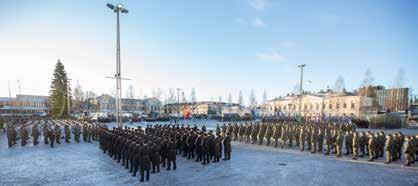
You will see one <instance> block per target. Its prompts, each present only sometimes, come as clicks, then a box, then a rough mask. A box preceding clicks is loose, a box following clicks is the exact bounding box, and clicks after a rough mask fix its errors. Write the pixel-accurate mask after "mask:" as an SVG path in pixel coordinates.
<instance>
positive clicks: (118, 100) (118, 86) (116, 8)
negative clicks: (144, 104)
mask: <svg viewBox="0 0 418 186" xmlns="http://www.w3.org/2000/svg"><path fill="white" fill-rule="evenodd" d="M107 7H109V8H110V9H111V10H113V12H115V13H116V74H115V79H116V124H117V126H118V127H119V128H121V127H122V121H121V117H120V113H121V110H122V103H121V96H122V85H121V84H122V83H121V65H120V61H121V60H120V26H119V14H120V13H128V10H126V9H124V8H123V5H121V4H118V5H116V6H114V5H112V4H107Z"/></svg>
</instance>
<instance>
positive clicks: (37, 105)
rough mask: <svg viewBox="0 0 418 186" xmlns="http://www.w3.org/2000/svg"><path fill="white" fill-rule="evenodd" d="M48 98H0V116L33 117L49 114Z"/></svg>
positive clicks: (17, 96) (32, 96)
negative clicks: (34, 115)
mask: <svg viewBox="0 0 418 186" xmlns="http://www.w3.org/2000/svg"><path fill="white" fill-rule="evenodd" d="M49 107H50V104H49V96H37V95H21V94H18V95H16V97H15V98H9V97H0V115H33V114H39V115H41V114H48V113H49Z"/></svg>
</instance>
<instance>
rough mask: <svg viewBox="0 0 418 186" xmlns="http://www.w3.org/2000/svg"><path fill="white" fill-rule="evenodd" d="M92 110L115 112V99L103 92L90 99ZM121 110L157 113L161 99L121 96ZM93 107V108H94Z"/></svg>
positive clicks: (137, 112) (159, 109)
mask: <svg viewBox="0 0 418 186" xmlns="http://www.w3.org/2000/svg"><path fill="white" fill-rule="evenodd" d="M90 102H91V104H92V105H95V107H92V108H93V110H94V111H97V112H106V113H109V114H114V113H115V112H116V99H115V98H114V97H112V96H110V95H108V94H103V95H101V96H99V97H97V98H96V99H94V100H90ZM121 102H122V112H126V113H136V114H159V113H160V111H161V101H160V100H158V99H157V98H148V99H127V98H122V99H121ZM94 108H95V109H94Z"/></svg>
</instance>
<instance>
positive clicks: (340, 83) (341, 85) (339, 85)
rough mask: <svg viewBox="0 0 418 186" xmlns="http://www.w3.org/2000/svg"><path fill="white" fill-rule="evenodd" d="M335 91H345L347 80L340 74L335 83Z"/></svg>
mask: <svg viewBox="0 0 418 186" xmlns="http://www.w3.org/2000/svg"><path fill="white" fill-rule="evenodd" d="M333 90H334V92H343V91H344V90H345V81H344V78H343V77H342V76H341V75H339V76H338V78H337V80H335V84H334V89H333Z"/></svg>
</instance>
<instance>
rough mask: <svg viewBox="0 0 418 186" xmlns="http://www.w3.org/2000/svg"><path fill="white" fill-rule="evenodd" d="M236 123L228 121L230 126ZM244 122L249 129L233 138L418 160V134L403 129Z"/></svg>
mask: <svg viewBox="0 0 418 186" xmlns="http://www.w3.org/2000/svg"><path fill="white" fill-rule="evenodd" d="M235 125H236V124H235V123H234V124H228V125H227V127H226V128H229V126H235ZM241 125H242V128H245V129H244V131H245V132H243V133H241V132H238V136H237V137H235V134H234V133H232V140H235V138H238V139H241V138H243V139H245V140H244V141H245V142H246V143H250V141H251V143H252V144H259V145H262V144H265V145H267V146H269V145H270V144H271V138H273V139H274V143H275V145H274V146H275V147H279V146H280V147H281V148H291V147H292V145H294V146H298V147H299V149H300V151H305V150H308V151H310V152H311V153H313V154H316V153H323V154H324V155H330V154H335V156H336V157H342V156H343V155H345V156H351V158H352V159H353V160H356V159H358V158H361V157H365V156H366V157H368V160H369V161H374V160H376V159H379V158H382V159H383V158H385V163H391V162H394V161H398V160H402V161H403V162H404V165H405V166H410V165H411V164H413V163H414V161H416V160H417V154H418V136H404V135H403V134H402V133H401V132H398V133H394V134H385V133H384V132H383V131H380V132H375V133H373V132H370V131H368V132H358V131H356V126H355V125H353V124H348V123H312V122H302V123H296V122H290V121H283V120H282V121H279V120H263V121H262V122H251V123H247V122H246V123H243V124H240V128H241ZM232 131H233V130H232ZM228 132H229V130H226V133H228ZM226 136H227V135H226ZM224 141H225V140H224ZM240 141H241V140H240ZM323 148H324V149H323Z"/></svg>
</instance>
